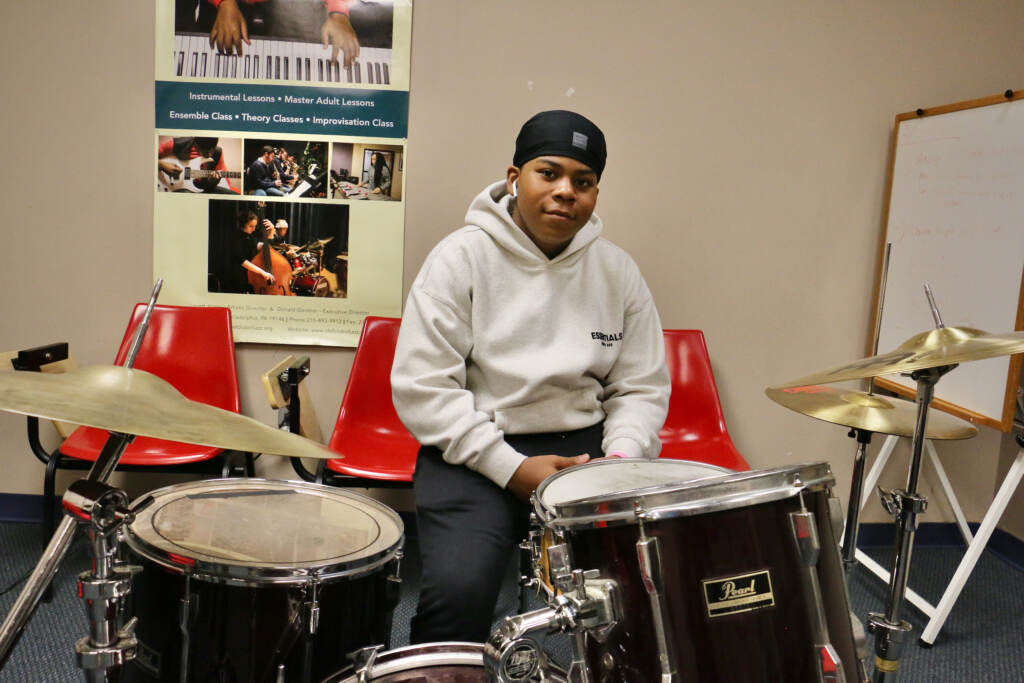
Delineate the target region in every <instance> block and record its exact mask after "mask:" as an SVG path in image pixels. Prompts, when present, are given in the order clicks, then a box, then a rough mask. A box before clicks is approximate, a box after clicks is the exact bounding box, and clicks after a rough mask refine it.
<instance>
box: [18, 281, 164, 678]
mask: <svg viewBox="0 0 1024 683" xmlns="http://www.w3.org/2000/svg"><path fill="white" fill-rule="evenodd" d="M163 282H164V281H163V280H157V283H156V286H155V287H154V288H153V293H152V295H150V298H149V306H148V307H147V308H146V314H145V315H144V316H143V318H142V322H140V323H139V327H138V329H137V330H136V333H135V334H136V336H135V339H134V340H133V342H132V346H131V348H130V349H129V352H128V357H127V358H126V359H125V363H124V367H126V368H130V367H132V365H134V363H135V357H136V356H137V355H138V352H139V345H140V344H141V343H142V338H143V337H144V336H145V334H146V330H147V328H148V327H149V317H150V314H151V313H152V312H153V307H154V306H155V305H156V298H157V296H159V294H160V288H161V287H162V286H163ZM134 439H135V435H134V434H122V433H120V432H110V436H108V437H107V441H106V443H105V444H103V448H102V449H101V450H100V452H99V454H98V455H97V456H96V462H94V463H93V466H92V468H90V470H89V474H88V475H87V476H86V477H85V481H89V482H100V483H102V482H105V481H106V480H107V479H109V478H110V475H111V474H112V473H113V471H114V468H115V467H117V463H118V461H119V460H120V459H121V455H122V454H123V453H124V449H125V448H127V447H128V444H130V443H131V442H132V441H133V440H134ZM74 532H75V520H74V518H72V517H65V518H64V519H63V520H61V523H60V524H59V525H58V526H57V530H56V531H54V532H53V536H52V537H51V538H50V542H49V543H48V544H47V546H46V549H45V550H44V551H43V554H42V556H40V558H39V561H38V562H37V563H36V567H35V569H33V570H32V573H31V574H30V575H29V577H28V579H26V581H25V586H24V587H23V588H22V589H21V592H20V593H19V594H18V598H17V600H15V602H14V605H12V606H11V611H10V612H8V613H7V616H6V617H5V618H4V622H3V624H2V625H0V669H2V668H3V666H4V664H5V663H6V662H7V659H8V657H10V655H11V650H13V649H14V645H15V644H16V643H17V642H18V639H19V638H21V634H22V633H23V632H24V630H25V626H26V625H27V624H28V621H29V619H31V618H32V614H33V613H34V612H35V610H36V607H37V606H38V605H39V598H40V597H41V596H42V594H43V592H44V591H45V590H46V588H47V586H49V585H50V582H51V581H52V580H53V577H54V575H55V574H56V573H57V569H58V568H59V567H60V564H61V562H63V561H64V557H65V556H66V555H67V553H68V548H69V547H71V540H72V536H73V535H74Z"/></svg>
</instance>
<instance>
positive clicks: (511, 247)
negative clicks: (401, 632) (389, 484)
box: [391, 111, 669, 643]
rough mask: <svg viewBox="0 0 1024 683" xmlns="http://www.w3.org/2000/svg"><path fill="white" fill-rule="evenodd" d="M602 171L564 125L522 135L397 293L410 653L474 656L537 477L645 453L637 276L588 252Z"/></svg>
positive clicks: (654, 440)
mask: <svg viewBox="0 0 1024 683" xmlns="http://www.w3.org/2000/svg"><path fill="white" fill-rule="evenodd" d="M605 157H606V152H605V141H604V135H603V134H602V133H601V131H600V130H599V129H598V128H597V126H595V125H594V124H593V123H591V122H590V121H589V120H587V119H586V118H584V117H582V116H580V115H579V114H575V113H573V112H567V111H548V112H542V113H540V114H537V115H536V116H534V117H533V118H531V119H530V120H529V121H527V122H526V123H525V124H524V125H523V127H522V130H521V131H520V133H519V136H518V137H517V138H516V147H515V154H514V156H513V160H512V165H511V166H509V167H508V169H507V170H506V173H505V180H504V181H501V182H497V183H494V184H492V185H490V186H488V187H486V188H484V190H483V191H482V192H481V193H480V194H479V195H477V197H476V198H475V199H474V200H473V202H472V203H471V204H470V207H469V210H468V212H467V214H466V226H465V227H464V228H462V229H460V230H457V231H456V232H454V233H452V234H451V235H449V236H448V237H446V238H445V239H443V240H442V241H441V242H440V243H439V244H438V245H437V246H436V247H435V248H434V250H433V251H432V252H431V253H430V255H429V256H427V259H426V261H425V262H424V264H423V267H422V269H421V270H420V272H419V275H418V276H417V277H416V280H415V282H414V283H413V286H412V289H411V291H410V292H409V297H408V300H407V302H406V307H405V312H404V315H403V319H402V327H401V331H400V333H399V338H398V346H397V349H396V353H395V361H394V365H393V368H392V374H391V382H392V394H393V398H394V403H395V408H396V409H397V411H398V414H399V416H400V417H401V419H402V422H403V423H404V424H405V425H406V427H407V428H408V429H409V431H410V432H412V434H413V435H414V436H415V437H416V438H417V440H418V441H419V442H420V444H421V446H422V447H421V449H420V451H419V456H418V459H417V464H416V473H415V476H414V491H415V499H416V512H417V526H418V530H419V538H420V544H419V545H420V552H421V554H422V560H423V580H422V585H421V592H420V600H419V605H418V608H417V613H416V616H415V617H414V618H413V622H412V632H411V635H410V640H411V642H414V643H415V642H429V641H439V640H467V641H477V642H479V641H484V640H486V639H487V636H488V634H489V633H490V627H491V623H492V620H493V616H494V614H493V613H494V608H495V603H496V600H497V595H498V592H499V590H500V587H501V581H502V579H503V577H504V575H505V570H506V568H507V567H508V562H509V561H510V557H511V553H512V551H513V549H514V548H515V546H516V545H517V543H518V542H519V541H521V540H522V539H523V538H524V537H525V536H526V533H527V531H528V523H529V510H530V509H529V505H528V502H527V501H528V499H529V496H530V495H531V494H532V493H533V491H534V490H535V489H536V488H537V486H538V485H539V484H540V483H541V481H543V480H544V479H545V478H546V477H547V476H549V475H551V474H553V473H555V472H557V471H559V470H561V469H564V468H566V467H570V466H572V465H576V464H580V463H583V462H586V461H587V460H588V459H590V458H597V457H601V456H602V455H615V456H619V457H647V458H654V457H657V455H658V453H659V451H660V448H661V444H660V442H659V441H658V431H659V430H660V428H661V426H662V424H663V423H664V420H665V415H666V412H667V408H668V394H669V378H668V372H667V371H666V369H665V358H664V356H665V351H664V341H663V336H662V329H661V322H660V320H659V318H658V313H657V311H656V310H655V307H654V302H653V300H652V298H651V294H650V292H649V291H648V289H647V285H646V284H645V283H644V280H643V278H642V277H641V275H640V272H639V270H638V268H637V266H636V264H635V263H634V262H633V260H632V259H631V258H630V257H629V256H628V255H627V254H626V253H625V252H624V251H622V250H621V249H619V248H618V247H616V246H614V245H612V244H611V243H610V242H608V241H607V240H605V239H604V238H602V237H601V230H602V224H601V220H600V219H599V218H598V217H597V216H596V215H595V214H594V213H593V211H594V206H595V204H596V202H597V195H598V181H599V180H600V178H601V173H602V171H603V170H604V166H605Z"/></svg>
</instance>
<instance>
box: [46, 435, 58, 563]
mask: <svg viewBox="0 0 1024 683" xmlns="http://www.w3.org/2000/svg"><path fill="white" fill-rule="evenodd" d="M59 461H60V453H59V452H55V453H52V454H51V455H50V460H49V461H48V462H47V463H46V472H45V474H44V475H43V547H44V548H45V547H46V546H47V544H48V543H49V542H50V537H51V536H53V531H54V529H55V528H56V521H55V520H54V510H53V505H54V498H56V495H57V493H56V488H57V484H56V479H57V466H58V465H59Z"/></svg>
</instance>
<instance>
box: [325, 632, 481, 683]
mask: <svg viewBox="0 0 1024 683" xmlns="http://www.w3.org/2000/svg"><path fill="white" fill-rule="evenodd" d="M489 680H490V679H489V678H488V676H487V673H486V670H485V669H484V656H483V645H482V644H480V643H454V642H452V643H425V644H422V645H410V646H408V647H400V648H397V649H395V650H388V651H387V652H381V653H379V654H378V655H377V657H376V658H375V659H374V660H373V663H372V665H371V666H369V667H368V668H367V669H366V671H365V672H363V677H362V678H361V677H360V675H359V673H358V672H357V671H356V670H355V668H354V667H348V668H347V669H344V670H343V671H340V672H338V673H337V674H335V675H333V676H329V677H328V678H327V679H326V680H325V681H324V683H357V682H358V683H362V682H363V681H376V682H377V683H398V682H399V681H403V682H407V683H426V682H428V681H437V682H438V683H449V682H450V683H477V681H479V683H485V682H486V681H489Z"/></svg>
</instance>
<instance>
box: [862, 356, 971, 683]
mask: <svg viewBox="0 0 1024 683" xmlns="http://www.w3.org/2000/svg"><path fill="white" fill-rule="evenodd" d="M954 367H956V366H955V365H947V366H942V367H937V368H927V369H924V370H918V371H916V372H914V373H912V374H911V377H912V378H913V379H914V380H915V381H916V382H917V423H916V424H915V426H914V442H913V449H912V453H911V459H910V473H909V474H908V476H907V488H906V490H897V491H882V504H883V505H884V506H885V508H886V510H887V511H888V512H889V514H891V515H893V516H894V517H896V538H895V540H894V542H893V556H892V563H891V568H892V569H891V571H890V579H889V602H888V605H887V607H886V611H885V614H881V613H878V612H872V613H870V614H869V615H868V631H870V632H871V633H872V634H873V635H874V636H875V673H874V676H873V678H872V680H873V681H874V683H888V682H889V681H895V680H896V676H897V673H898V671H899V666H900V655H901V653H902V650H903V645H904V641H905V640H906V634H907V633H909V632H910V630H911V625H910V624H909V623H908V622H906V621H903V620H902V619H900V618H899V616H900V608H901V607H902V606H903V599H904V596H905V594H906V590H907V577H908V575H909V573H910V556H911V553H912V552H913V549H914V534H915V533H916V532H917V515H918V514H920V513H922V512H924V511H925V509H926V508H927V506H928V501H927V499H925V498H924V497H922V496H920V495H918V494H917V484H918V479H919V478H920V475H921V455H922V452H923V449H924V434H925V426H926V424H927V421H928V406H929V405H930V404H931V401H932V397H933V396H934V393H935V384H936V383H937V382H938V381H939V378H940V377H942V375H944V374H945V373H947V372H949V371H950V370H952V369H953V368H954Z"/></svg>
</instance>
